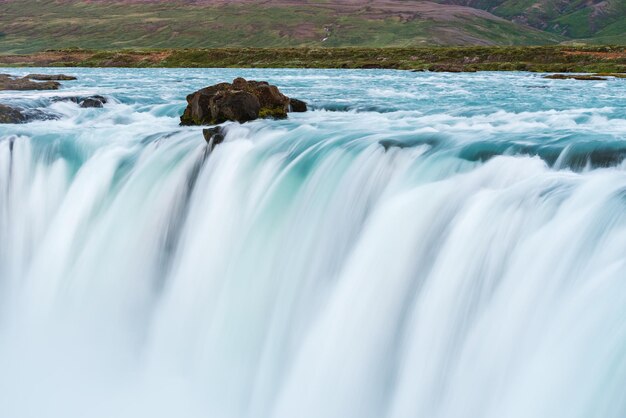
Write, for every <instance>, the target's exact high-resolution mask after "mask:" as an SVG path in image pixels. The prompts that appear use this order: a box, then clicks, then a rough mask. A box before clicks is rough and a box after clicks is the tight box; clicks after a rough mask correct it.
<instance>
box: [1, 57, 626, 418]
mask: <svg viewBox="0 0 626 418" xmlns="http://www.w3.org/2000/svg"><path fill="white" fill-rule="evenodd" d="M34 71H35V70H32V69H29V72H34ZM64 71H65V72H68V73H71V74H76V75H77V76H78V77H79V81H77V82H73V83H67V88H66V89H62V90H59V91H55V92H43V93H42V92H37V93H25V92H19V93H18V92H2V93H0V102H6V103H10V104H14V105H20V106H23V107H27V108H38V109H41V110H45V111H47V112H53V113H54V114H56V115H57V116H58V117H59V118H58V119H57V120H53V121H40V122H32V123H30V124H25V125H0V415H1V416H7V417H12V418H26V417H38V418H41V417H46V418H48V417H51V418H56V417H59V418H60V417H64V418H68V417H69V418H78V417H90V418H92V417H93V418H100V417H102V418H105V417H111V416H115V417H122V418H126V417H128V418H131V417H132V418H134V417H143V416H150V417H171V416H184V417H192V418H195V417H207V416H210V417H220V418H221V417H223V418H239V417H242V418H243V417H250V418H253V417H254V418H260V417H261V418H262V417H272V418H274V417H275V418H293V417H301V418H307V417H310V418H320V417H323V418H333V417H336V418H347V417H358V418H367V417H371V418H380V417H389V418H403V417H415V416H425V417H446V418H448V417H460V416H464V417H494V418H496V417H498V418H499V417H520V418H522V417H524V418H526V417H546V418H553V417H568V418H569V417H581V418H582V417H589V416H599V417H600V416H601V417H622V416H624V414H625V413H626V402H625V400H624V397H623V387H624V384H625V383H626V363H625V362H624V355H625V347H626V325H624V317H625V315H626V284H625V283H624V277H625V273H626V264H625V261H626V258H625V256H624V248H626V215H625V214H626V210H625V209H626V175H625V172H624V164H623V156H624V155H626V141H625V136H626V103H625V102H624V100H623V97H625V93H626V83H624V82H622V81H620V80H612V81H607V82H588V83H585V84H580V83H579V82H576V81H570V80H545V79H542V78H541V77H540V76H538V75H533V74H526V73H517V74H495V73H478V74H464V75H444V74H437V75H433V74H416V73H403V72H394V71H319V70H317V71H316V70H307V71H303V70H297V71H295V70H113V69H108V70H86V69H76V70H72V71H71V72H70V71H68V70H64ZM3 72H4V71H3ZM6 72H9V71H6ZM11 72H12V73H16V71H15V70H12V71H11ZM36 72H54V71H53V70H46V69H38V70H36ZM25 73H26V72H25ZM237 75H242V76H244V77H249V78H258V79H267V80H269V81H271V82H272V83H274V84H276V85H279V86H280V87H281V90H284V91H285V92H286V93H287V94H290V95H293V96H295V97H301V98H303V99H306V100H307V101H308V102H309V103H310V104H311V105H312V107H313V109H314V110H313V111H311V112H308V113H305V114H292V115H290V117H289V119H287V120H281V121H255V122H252V123H248V124H244V125H237V124H226V132H227V134H226V138H225V141H224V143H222V144H220V145H219V146H217V147H216V148H215V149H214V151H213V152H211V153H208V152H207V148H206V144H205V142H204V140H203V139H202V134H201V128H181V127H179V126H178V116H179V115H180V112H181V111H182V109H183V108H184V96H185V94H186V93H188V92H190V91H193V90H195V89H197V88H199V87H202V86H204V85H208V84H212V83H214V82H218V81H222V80H230V79H232V78H234V77H235V76H237ZM77 94H83V95H91V94H102V95H104V96H105V97H107V98H108V99H109V101H108V103H107V104H106V105H105V106H104V108H102V109H81V108H80V107H78V105H77V104H75V103H71V102H63V101H54V100H53V98H54V97H58V96H59V95H61V96H62V95H77Z"/></svg>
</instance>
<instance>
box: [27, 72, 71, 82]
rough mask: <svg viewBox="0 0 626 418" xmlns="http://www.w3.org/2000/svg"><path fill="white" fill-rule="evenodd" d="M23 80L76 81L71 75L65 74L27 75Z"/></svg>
mask: <svg viewBox="0 0 626 418" xmlns="http://www.w3.org/2000/svg"><path fill="white" fill-rule="evenodd" d="M24 78H28V79H31V80H38V81H72V80H76V79H77V78H76V77H74V76H72V75H65V74H28V75H27V76H26V77H24Z"/></svg>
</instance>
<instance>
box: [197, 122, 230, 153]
mask: <svg viewBox="0 0 626 418" xmlns="http://www.w3.org/2000/svg"><path fill="white" fill-rule="evenodd" d="M202 135H204V140H205V141H206V143H207V144H208V145H209V148H210V150H213V148H215V146H216V145H218V144H221V143H222V142H224V137H225V134H224V130H223V129H222V127H221V126H215V127H213V128H206V129H203V130H202Z"/></svg>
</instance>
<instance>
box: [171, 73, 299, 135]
mask: <svg viewBox="0 0 626 418" xmlns="http://www.w3.org/2000/svg"><path fill="white" fill-rule="evenodd" d="M291 100H292V99H289V98H288V97H287V96H285V95H284V94H282V93H281V92H280V91H279V90H278V87H276V86H273V85H271V84H269V83H267V82H265V81H247V80H245V79H243V78H241V77H240V78H236V79H235V80H233V82H232V83H219V84H216V85H213V86H209V87H205V88H203V89H201V90H198V91H196V92H195V93H192V94H190V95H188V96H187V108H186V109H185V112H184V113H183V115H182V116H181V118H180V124H181V125H214V124H218V123H222V122H226V121H236V122H240V123H243V122H248V121H251V120H254V119H258V118H275V119H282V118H286V117H287V112H289V111H290V108H292V107H293V105H291V106H290V102H291ZM298 102H300V101H298ZM300 103H304V102H300ZM297 106H299V109H302V105H297ZM304 107H305V110H306V104H304ZM300 111H302V110H300Z"/></svg>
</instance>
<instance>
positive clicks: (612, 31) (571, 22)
mask: <svg viewBox="0 0 626 418" xmlns="http://www.w3.org/2000/svg"><path fill="white" fill-rule="evenodd" d="M436 1H438V2H439V3H442V4H461V5H465V6H470V7H476V8H479V9H483V10H487V11H489V12H491V13H493V14H495V15H497V16H501V17H503V18H505V19H509V20H512V21H517V22H524V23H526V24H528V25H530V26H533V27H536V28H538V29H541V30H544V31H547V32H552V33H555V34H559V35H561V36H564V37H567V38H570V39H578V40H584V41H585V42H589V43H596V44H597V43H613V44H617V43H619V44H624V43H626V30H625V29H626V2H624V0H566V1H564V0H436Z"/></svg>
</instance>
